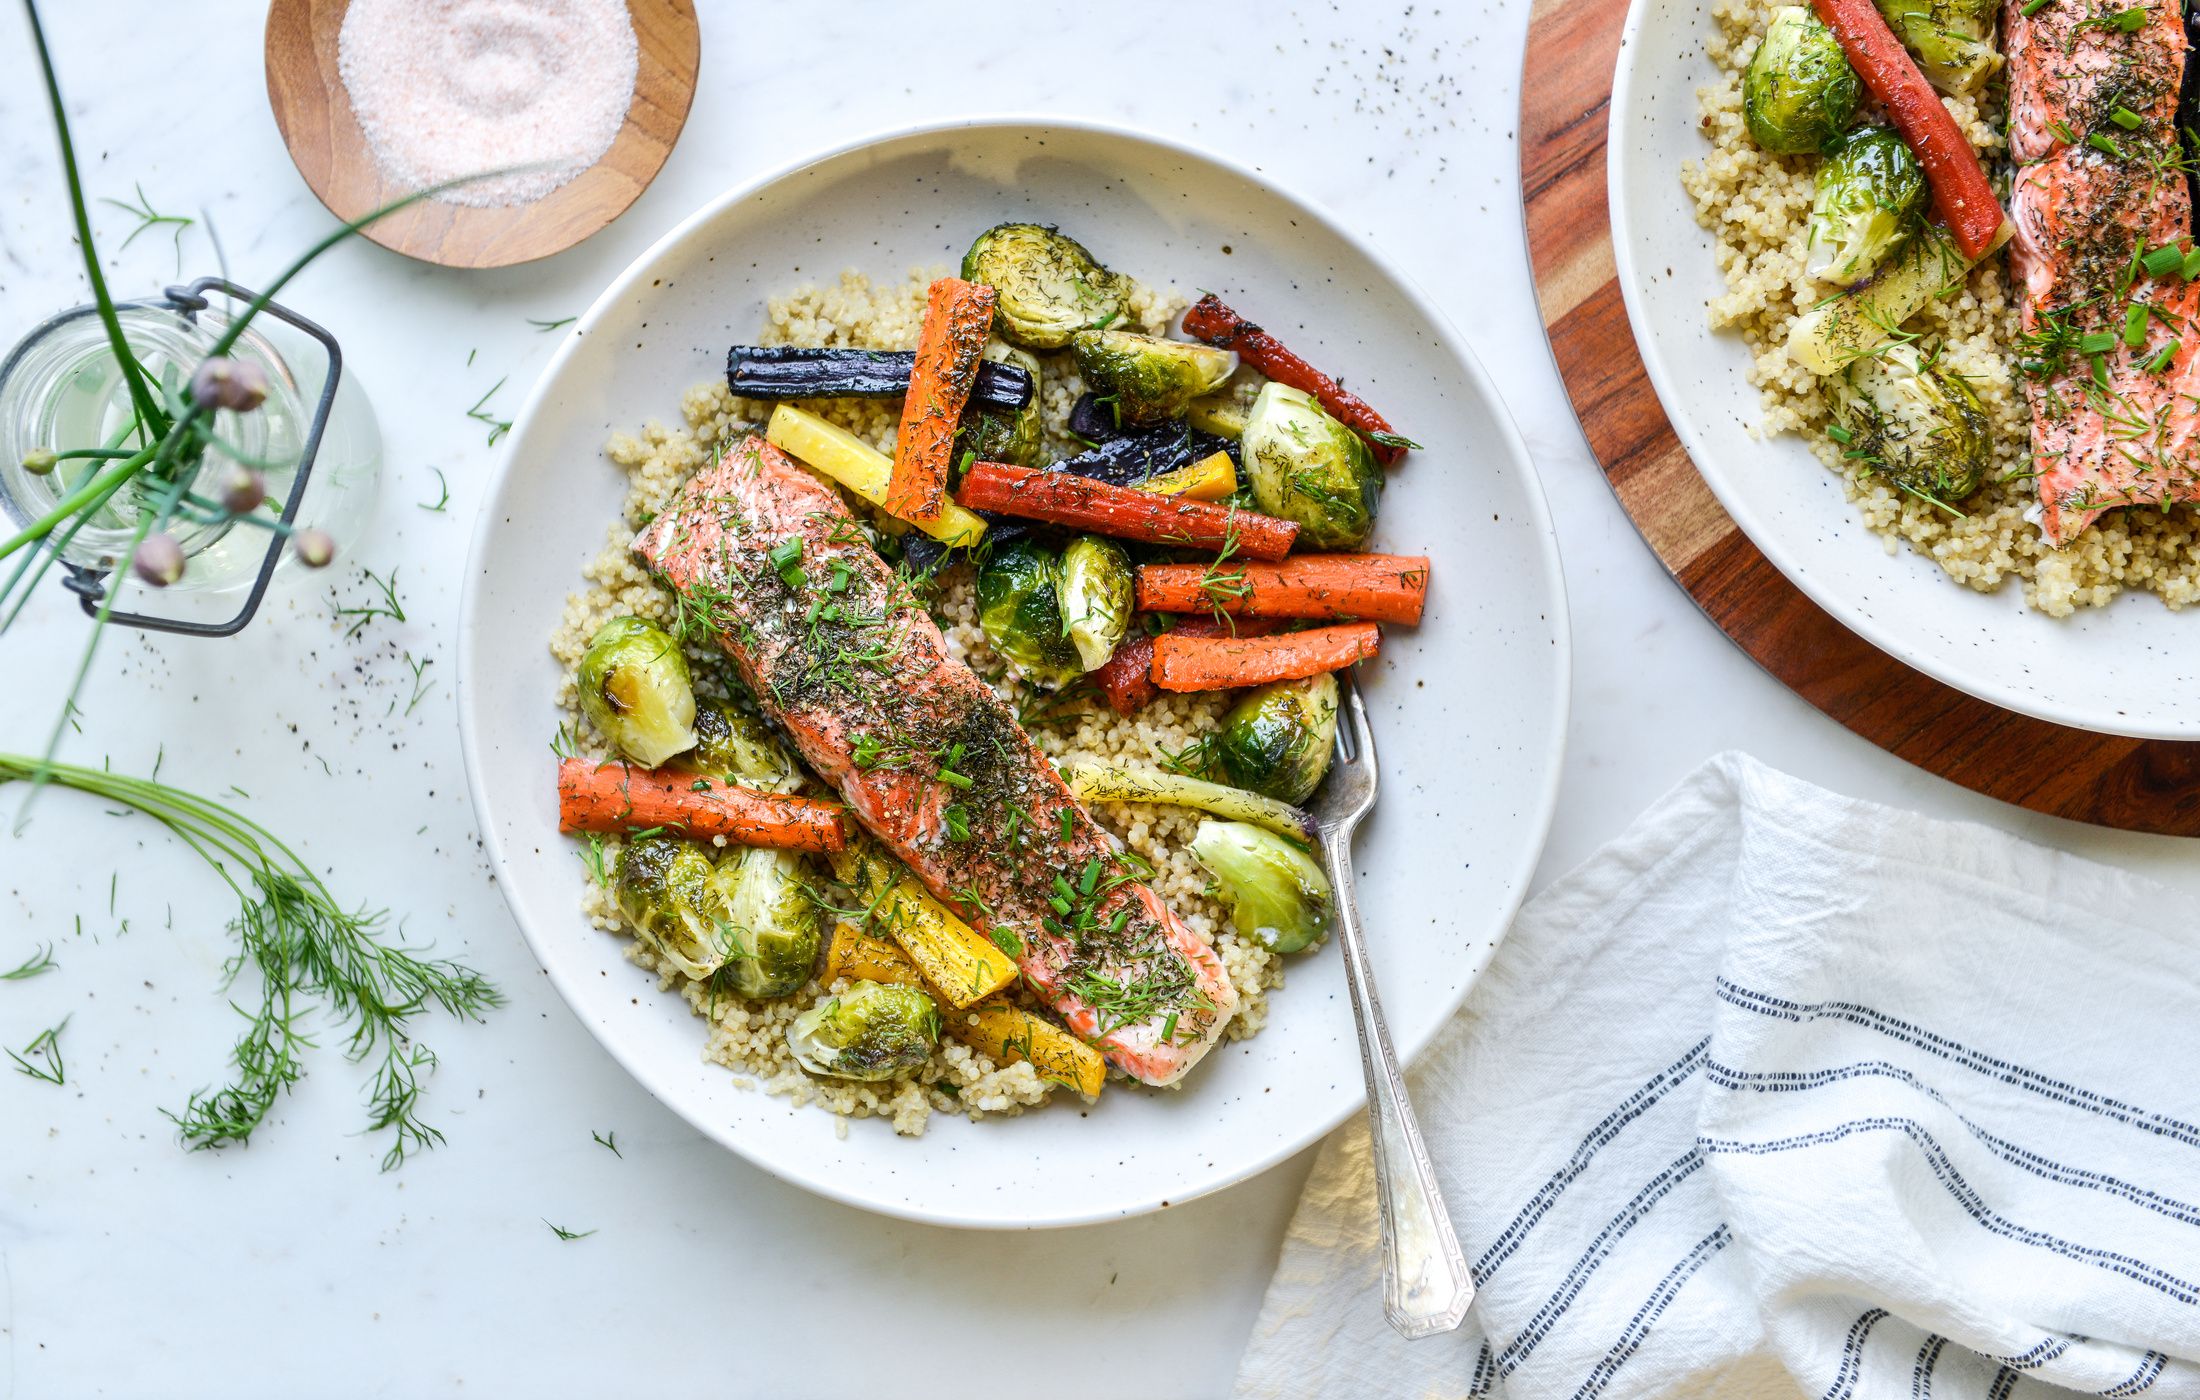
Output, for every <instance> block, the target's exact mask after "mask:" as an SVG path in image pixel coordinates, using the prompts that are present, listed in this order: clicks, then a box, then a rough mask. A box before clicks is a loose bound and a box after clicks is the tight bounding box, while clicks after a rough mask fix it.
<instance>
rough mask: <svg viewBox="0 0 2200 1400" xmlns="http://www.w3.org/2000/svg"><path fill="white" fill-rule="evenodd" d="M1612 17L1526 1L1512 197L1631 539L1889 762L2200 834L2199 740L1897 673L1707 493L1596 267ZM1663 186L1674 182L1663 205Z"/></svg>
mask: <svg viewBox="0 0 2200 1400" xmlns="http://www.w3.org/2000/svg"><path fill="white" fill-rule="evenodd" d="M1626 17H1627V0H1537V3H1536V5H1535V7H1534V9H1533V11H1532V12H1531V14H1530V17H1529V22H1528V47H1527V54H1526V58H1525V60H1524V63H1523V69H1522V74H1521V84H1520V91H1521V101H1520V186H1521V194H1522V198H1523V201H1524V203H1525V214H1526V221H1527V230H1528V258H1529V264H1530V269H1531V271H1532V273H1533V275H1534V278H1535V284H1536V295H1537V297H1538V299H1539V301H1540V304H1541V307H1542V314H1543V323H1544V330H1545V332H1546V333H1547V334H1548V336H1549V337H1550V343H1551V354H1552V357H1553V358H1554V359H1555V360H1556V361H1557V362H1558V372H1559V377H1560V378H1561V379H1563V380H1564V381H1565V384H1566V394H1567V397H1568V398H1569V399H1570V400H1571V401H1572V403H1573V407H1574V414H1575V416H1576V417H1577V418H1578V419H1579V420H1580V422H1581V430H1582V435H1583V436H1584V437H1585V438H1587V439H1588V443H1589V450H1590V451H1591V452H1592V453H1593V454H1594V455H1595V457H1596V459H1597V462H1598V464H1599V465H1600V466H1601V467H1602V468H1603V469H1604V474H1605V477H1606V479H1607V480H1608V481H1609V482H1610V483H1611V486H1612V489H1613V491H1614V492H1615V493H1616V494H1617V495H1618V497H1619V501H1620V505H1621V507H1622V508H1623V509H1625V510H1626V512H1627V514H1628V516H1629V518H1630V519H1632V520H1633V521H1634V522H1635V526H1636V528H1637V529H1638V530H1640V531H1641V532H1642V536H1643V538H1644V540H1645V541H1647V542H1648V543H1649V545H1650V547H1651V549H1653V550H1654V551H1655V552H1656V553H1657V556H1658V558H1659V559H1660V560H1662V561H1663V562H1664V564H1665V566H1666V568H1667V569H1668V570H1669V571H1670V572H1671V573H1672V575H1673V577H1674V579H1675V580H1676V581H1677V582H1678V583H1679V584H1680V585H1681V587H1682V588H1684V589H1685V590H1687V592H1688V595H1689V597H1691V598H1693V599H1694V600H1695V601H1696V604H1697V606H1698V607H1700V608H1702V609H1703V611H1704V613H1705V615H1707V616H1708V617H1709V618H1710V619H1711V620H1712V621H1713V622H1714V623H1716V624H1717V625H1718V627H1719V629H1720V630H1721V631H1723V632H1725V633H1726V635H1727V636H1728V637H1730V638H1732V639H1733V641H1734V642H1735V644H1736V645H1738V646H1739V647H1741V648H1742V650H1743V651H1745V652H1747V653H1748V654H1749V656H1750V657H1751V658H1752V659H1754V660H1755V661H1756V662H1757V663H1758V664H1759V665H1761V666H1763V667H1764V668H1765V669H1766V670H1767V671H1769V672H1771V673H1772V674H1773V675H1774V676H1775V677H1777V678H1778V679H1779V680H1780V681H1781V683H1782V684H1784V685H1786V686H1787V687H1788V688H1789V689H1791V690H1793V691H1794V692H1795V693H1796V694H1798V695H1800V696H1802V697H1803V698H1804V699H1805V700H1808V701H1809V702H1810V703H1811V704H1813V705H1815V706H1817V707H1818V708H1819V709H1820V710H1822V711H1824V712H1825V713H1826V714H1827V715H1829V716H1831V717H1832V718H1834V719H1836V720H1838V721H1840V722H1841V723H1842V724H1843V725H1846V726H1847V727H1848V728H1849V729H1851V730H1853V731H1855V732H1856V733H1857V734H1859V735H1861V736H1862V737H1864V738H1866V739H1868V740H1870V741H1871V742H1872V743H1874V744H1876V745H1878V746H1879V747H1880V748H1882V749H1885V750H1886V751H1887V752H1889V753H1891V754H1893V755H1895V756H1896V757H1898V758H1901V759H1904V760H1906V761H1907V762H1910V763H1914V764H1916V765H1917V766H1918V767H1920V768H1923V769H1925V770H1926V771H1927V772H1930V773H1935V774H1938V775H1939V776H1940V777H1943V778H1946V779H1948V780H1949V781H1950V782H1954V783H1960V784H1961V785H1963V786H1964V787H1967V788H1970V789H1971V790H1973V791H1974V792H1981V793H1984V794H1986V795H1987V796H1988V797H1994V798H1999V799H2000V800H2002V801H2004V802H2013V803H2016V804H2017V805H2019V806H2022V807H2027V808H2030V809H2031V810H2033V811H2036V812H2046V813H2049V814H2051V815H2053V816H2058V817H2068V818H2071V819H2073V820H2076V821H2084V822H2093V823H2096V824H2098V825H2102V826H2112V827H2120V828H2123V829H2126V830H2131V831H2149V832H2158V833H2163V834H2167V835H2174V836H2200V743H2177V742H2171V741H2166V740H2150V739H2125V738H2119V737H2116V736H2113V735H2106V734H2094V733H2090V732H2087V731H2085V730H2080V729H2071V728H2067V727H2065V726H2063V725H2058V724H2050V723H2047V722H2046V721H2044V720H2037V719H2032V718H2030V717H2029V716H2025V715H2020V714H2017V713H2015V712H2014V711H2011V710H2005V709H2001V708H2000V707H1998V706H1995V705H1990V704H1987V703H1986V702H1985V701H1983V700H1978V699H1975V698H1973V697H1972V696H1969V695H1966V694H1964V693H1963V692H1961V691H1959V690H1956V689H1953V688H1952V687H1950V686H1946V685H1943V684H1941V683H1940V682H1939V681H1936V680H1933V679H1932V678H1930V677H1928V676H1926V675H1924V674H1923V673H1922V672H1919V671H1916V670H1913V669H1911V668H1910V667H1908V666H1905V665H1903V664H1902V663H1901V662H1899V661H1897V660H1895V659H1894V658H1893V657H1891V656H1889V655H1887V654H1886V653H1885V652H1883V651H1880V650H1879V649H1878V648H1876V647H1874V646H1873V645H1871V643H1869V642H1867V641H1865V640H1864V639H1863V638H1861V637H1859V636H1857V635H1856V634H1855V633H1853V632H1850V631H1849V630H1848V629H1847V628H1845V627H1843V626H1842V625H1841V624H1840V623H1839V622H1837V621H1835V620H1834V619H1833V617H1832V616H1831V615H1830V614H1828V613H1827V612H1826V611H1825V610H1824V609H1822V608H1820V607H1819V606H1818V605H1817V604H1815V603H1813V602H1811V601H1810V600H1809V599H1808V598H1806V597H1804V596H1803V594H1802V592H1801V590H1799V589H1797V588H1796V587H1795V585H1794V584H1792V583H1789V582H1788V581H1787V579H1786V578H1785V577H1784V576H1782V574H1781V573H1780V571H1779V570H1778V569H1776V568H1774V567H1773V565H1772V563H1771V561H1769V560H1767V559H1766V558H1765V556H1764V555H1763V554H1762V553H1760V552H1759V551H1758V549H1757V547H1756V546H1755V545H1753V544H1751V543H1750V542H1749V539H1748V537H1747V536H1745V535H1744V534H1743V533H1742V532H1741V530H1740V529H1739V528H1738V527H1737V526H1736V525H1735V524H1734V522H1733V520H1732V519H1731V518H1730V517H1728V515H1727V514H1726V512H1725V510H1724V509H1723V508H1722V507H1721V506H1720V505H1719V502H1718V499H1717V498H1716V497H1714V496H1713V495H1712V494H1711V488H1710V487H1708V486H1706V485H1705V484H1704V481H1703V478H1702V476H1701V475H1699V474H1698V473H1697V471H1696V468H1695V464H1694V463H1692V462H1690V461H1689V459H1688V454H1687V453H1686V452H1685V451H1683V450H1682V448H1681V445H1680V441H1679V439H1678V438H1676V437H1675V436H1674V434H1673V429H1672V425H1671V424H1670V423H1668V422H1667V421H1666V417H1665V411H1664V409H1663V408H1662V407H1660V406H1659V403H1658V398H1657V394H1656V392H1655V391H1654V390H1652V388H1651V387H1650V380H1649V377H1648V375H1647V374H1645V372H1644V370H1643V366H1642V359H1641V357H1640V355H1639V354H1638V353H1637V352H1636V350H1635V338H1634V332H1633V330H1632V329H1631V328H1630V327H1629V325H1628V321H1627V309H1626V306H1625V303H1624V302H1623V301H1622V299H1621V296H1620V288H1619V282H1618V278H1617V275H1616V272H1615V269H1614V264H1613V261H1612V228H1611V219H1610V210H1609V208H1608V206H1607V204H1606V201H1605V170H1604V157H1605V140H1606V128H1607V118H1608V115H1609V111H1610V106H1611V94H1612V70H1613V67H1614V65H1615V64H1616V63H1617V61H1618V58H1619V38H1620V28H1621V25H1622V23H1623V22H1624V21H1625V19H1626ZM1678 189H1679V186H1678V177H1677V176H1676V183H1675V191H1676V193H1675V197H1676V198H1678V197H1679V194H1678Z"/></svg>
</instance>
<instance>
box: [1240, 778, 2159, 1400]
mask: <svg viewBox="0 0 2200 1400" xmlns="http://www.w3.org/2000/svg"><path fill="white" fill-rule="evenodd" d="M1384 970H1385V971H1389V972H1391V973H1392V975H1400V973H1401V970H1400V969H1384ZM2196 1049H2200V909H2196V908H2195V907H2194V905H2193V904H2192V902H2191V901H2190V900H2188V899H2187V898H2186V897H2184V896H2181V895H2178V894H2175V893H2173V892H2171V891H2168V890H2165V889H2162V888H2160V887H2158V886H2155V885H2153V884H2151V883H2149V882H2147V881H2143V880H2139V879H2136V878H2133V877H2130V876H2127V875H2124V874H2122V873H2120V872H2118V871H2115V870H2111V869H2108V868H2105V867H2102V866H2099V865H2095V864H2092V863H2089V862H2086V861H2082V860H2078V859H2076V858H2074V857H2071V856H2066V855H2062V854H2059V853H2057V852H2055V851H2051V850H2046V849H2043V848H2041V847H2037V846H2032V845H2027V844H2025V843H2023V842H2020V841H2017V840H2015V839H2014V838H2011V837H2009V836H2006V835H2003V834H2001V833H1999V832H1996V831H1993V830H1991V829H1988V828H1985V827H1979V826H1971V825H1962V824H1956V823H1949V822H1938V821H1930V820H1927V819H1925V818H1922V817H1918V816H1915V815H1912V814H1909V813H1903V812H1897V811H1892V810H1889V809H1887V808H1883V807H1877V806H1874V805H1871V804H1869V803H1863V802H1856V801H1851V800H1849V799H1847V798H1842V797H1838V796H1835V795H1833V794H1831V793H1828V792H1824V791H1822V790H1820V789H1817V788H1814V787H1812V786H1810V785H1808V784H1806V783H1802V782H1799V781H1797V780H1796V779H1793V778H1790V777H1787V776H1785V775H1783V774H1780V773H1776V772H1774V771H1772V770H1770V769H1768V768H1765V767H1763V766H1762V765H1760V764H1758V763H1757V762H1755V761H1754V760H1752V759H1749V758H1746V757H1743V756H1740V755H1735V754H1729V755H1725V756H1723V757H1721V758H1718V759H1715V760H1713V761H1712V762H1711V763H1710V764H1708V765H1706V766H1705V767H1704V768H1703V769H1701V770H1699V771H1698V772H1697V773H1696V774H1695V775H1694V776H1693V777H1691V778H1689V779H1688V780H1687V781H1686V782H1685V783H1683V784H1682V785H1681V786H1680V787H1679V788H1677V789H1676V790H1675V791H1674V792H1672V793H1671V794H1670V795H1668V796H1667V797H1665V798H1664V799H1663V800H1661V801H1660V802H1659V803H1658V804H1657V805H1656V806H1655V807H1653V808H1652V809H1651V810H1650V811H1649V812H1648V813H1646V814H1645V815H1644V816H1643V817H1642V818H1641V819H1640V820H1638V821H1637V822H1636V823H1635V825H1634V826H1633V827H1632V828H1631V829H1630V830H1629V831H1628V832H1627V834H1626V835H1625V836H1623V837H1621V838H1620V839H1619V840H1618V841H1616V842H1614V843H1613V844H1612V845H1611V846H1609V847H1607V848H1606V849H1605V850H1603V851H1602V852H1600V853H1599V854H1598V855H1596V856H1595V857H1593V858H1592V859H1591V860H1590V861H1589V862H1587V863H1586V864H1585V865H1583V866H1582V867H1581V868H1580V869H1579V870H1577V871H1575V872H1574V873H1572V874H1571V875H1569V876H1567V877H1566V878H1565V879H1564V880H1562V881H1560V882H1559V883H1558V884H1556V885H1554V886H1553V887H1551V889H1550V890H1548V891H1547V892H1545V893H1544V894H1543V895H1542V896H1541V897H1539V898H1538V899H1537V900H1535V901H1534V903H1532V904H1531V905H1530V906H1529V907H1528V908H1527V909H1526V910H1524V911H1523V912H1522V914H1521V916H1520V918H1519V920H1518V921H1517V922H1516V924H1515V925H1514V928H1513V931H1512V933H1511V935H1510V936H1509V937H1508V938H1507V940H1506V942H1505V943H1504V945H1503V946H1502V947H1501V948H1500V949H1499V951H1498V953H1497V956H1496V960H1495V961H1494V962H1493V963H1492V965H1491V967H1490V969H1489V971H1488V972H1487V973H1486V974H1485V975H1484V976H1483V978H1482V980H1481V981H1480V982H1479V983H1478V984H1477V986H1476V987H1475V990H1474V993H1473V995H1472V997H1471V998H1470V1000H1469V1002H1468V1006H1467V1010H1466V1012H1465V1013H1464V1014H1462V1016H1461V1017H1460V1018H1459V1020H1458V1021H1457V1022H1456V1023H1455V1024H1454V1025H1453V1026H1452V1027H1451V1028H1450V1029H1448V1030H1447V1031H1446V1032H1445V1033H1444V1035H1443V1036H1442V1037H1441V1038H1440V1039H1439V1040H1438V1042H1437V1044H1436V1045H1435V1046H1434V1047H1433V1048H1432V1049H1431V1050H1430V1051H1429V1053H1428V1054H1427V1056H1426V1057H1425V1058H1424V1059H1423V1061H1422V1063H1421V1064H1420V1065H1419V1066H1417V1067H1416V1070H1415V1073H1414V1093H1415V1100H1416V1103H1417V1104H1418V1106H1419V1108H1420V1111H1421V1117H1422V1122H1423V1125H1424V1127H1425V1128H1426V1129H1427V1130H1428V1136H1429V1140H1430V1147H1431V1150H1432V1152H1433V1154H1434V1156H1435V1158H1436V1162H1437V1166H1438V1169H1439V1171H1440V1172H1441V1173H1442V1175H1443V1178H1444V1185H1445V1188H1446V1192H1447V1195H1448V1199H1449V1201H1450V1204H1451V1207H1452V1213H1453V1217H1454V1220H1455V1221H1456V1223H1457V1225H1458V1230H1459V1237H1460V1240H1461V1243H1462V1244H1464V1245H1465V1246H1466V1249H1467V1253H1468V1256H1469V1258H1470V1259H1471V1260H1472V1261H1473V1267H1474V1273H1475V1277H1476V1280H1477V1283H1478V1285H1479V1288H1480V1297H1479V1300H1478V1301H1477V1303H1476V1305H1475V1310H1474V1313H1473V1314H1472V1316H1470V1317H1469V1319H1468V1322H1467V1326H1466V1327H1465V1328H1464V1329H1462V1330H1461V1331H1460V1332H1458V1333H1456V1334H1454V1335H1452V1336H1449V1337H1442V1338H1437V1339H1433V1340H1429V1341H1424V1342H1416V1343H1410V1344H1409V1343H1406V1342H1403V1341H1400V1340H1399V1339H1398V1338H1396V1337H1395V1336H1394V1335H1392V1334H1391V1332H1390V1331H1389V1329H1388V1328H1387V1327H1386V1326H1385V1325H1384V1323H1383V1318H1382V1308H1381V1302H1380V1293H1379V1274H1378V1270H1379V1264H1378V1260H1377V1257H1376V1251H1375V1215H1374V1206H1373V1195H1372V1192H1373V1187H1372V1176H1371V1173H1370V1169H1369V1163H1368V1148H1367V1132H1366V1128H1365V1125H1364V1123H1358V1122H1356V1123H1354V1124H1352V1125H1350V1126H1348V1127H1347V1128H1345V1129H1343V1130H1340V1131H1339V1132H1338V1133H1337V1134H1336V1135H1335V1136H1334V1137H1332V1138H1331V1139H1330V1141H1329V1142H1328V1143H1327V1144H1326V1145H1325V1146H1324V1147H1323V1148H1322V1152H1321V1156H1320V1159H1319V1161H1318V1163H1317V1165H1316V1166H1315V1169H1314V1173H1313V1176H1312V1177H1311V1178H1310V1179H1309V1181H1308V1183H1307V1188H1306V1195H1305V1197H1304V1199H1303V1200H1302V1201H1301V1203H1300V1206H1299V1210H1298V1213H1297V1215H1296V1217H1295V1218H1294V1219H1293V1221H1292V1225H1291V1230H1290V1233H1289V1235H1288V1236H1287V1238H1286V1241H1285V1244H1284V1249H1283V1255H1282V1259H1281V1260H1280V1262H1279V1264H1278V1266H1277V1270H1276V1276H1275V1279H1274V1281H1273V1283H1272V1284H1271V1285H1270V1287H1269V1292H1268V1296H1267V1300H1266V1302H1265V1304H1264V1305H1263V1307H1262V1310H1261V1316H1260V1320H1259V1322H1258V1323H1257V1324H1256V1326H1255V1327H1254V1330H1253V1336H1252V1340H1251V1342H1250V1344H1249V1346H1248V1349H1247V1351H1246V1354H1245V1357H1244V1360H1243V1361H1242V1363H1241V1365H1240V1370H1239V1375H1238V1394H1239V1395H1240V1396H1243V1397H1256V1396H1257V1397H1272V1396H1289V1397H1296V1396H1354V1397H1357V1396H1371V1397H1372V1396H1383V1397H1394V1396H1395V1397H1439V1396H1501V1397H1537V1398H1538V1400H1540V1397H1546V1396H1548V1397H1576V1398H1577V1400H1590V1397H1595V1396H1600V1395H1601V1396H1614V1397H1619V1396H1626V1397H1634V1396H1690V1397H1697V1396H1705V1397H1735V1398H1736V1400H1740V1398H1741V1397H1749V1398H1750V1400H1755V1397H1760V1396H1784V1395H1795V1394H1804V1395H1813V1396H1826V1397H1831V1398H1832V1400H1845V1398H1846V1397H1879V1396H1901V1397H1911V1400H1924V1397H1928V1396H1930V1397H1934V1398H1935V1400H1955V1398H1956V1397H1981V1400H2005V1398H2006V1397H2024V1396H2032V1395H2050V1394H2068V1393H2072V1392H2075V1393H2080V1394H2089V1395H2108V1396H2126V1395H2140V1394H2147V1395H2152V1396H2195V1395H2200V1056H2196V1054H2195V1051H2196Z"/></svg>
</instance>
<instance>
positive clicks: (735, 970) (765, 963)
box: [703, 847, 825, 997]
mask: <svg viewBox="0 0 2200 1400" xmlns="http://www.w3.org/2000/svg"><path fill="white" fill-rule="evenodd" d="M808 875H809V872H808V870H807V869H806V868H805V867H804V865H803V863H802V858H801V857H800V856H797V855H795V854H793V853H792V852H789V851H772V850H765V849H764V848H762V847H748V848H745V849H743V850H739V851H735V852H731V853H729V854H728V855H726V856H725V858H724V859H722V860H720V861H719V863H718V867H717V869H715V870H713V871H712V872H711V875H710V879H709V880H708V881H706V882H705V887H704V891H703V899H704V908H705V910H706V911H707V912H708V913H709V915H710V918H711V924H712V936H713V940H714V943H715V944H716V946H717V947H719V948H722V949H723V950H724V961H723V963H722V965H721V966H720V967H719V968H718V980H719V982H720V983H721V984H722V985H724V986H726V987H728V988H730V989H731V990H732V991H733V992H734V993H735V994H736V995H738V996H744V997H783V996H786V995H787V994H788V993H790V992H798V991H800V990H802V986H803V984H804V983H806V982H808V981H809V980H810V974H811V972H812V971H813V970H814V969H815V968H816V966H817V952H818V949H819V948H820V947H821V946H823V944H824V941H825V920H824V916H823V914H822V913H821V912H820V911H819V910H818V907H817V903H816V901H815V900H813V899H811V898H810V892H809V889H808V888H807V886H808V883H809V880H808Z"/></svg>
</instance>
